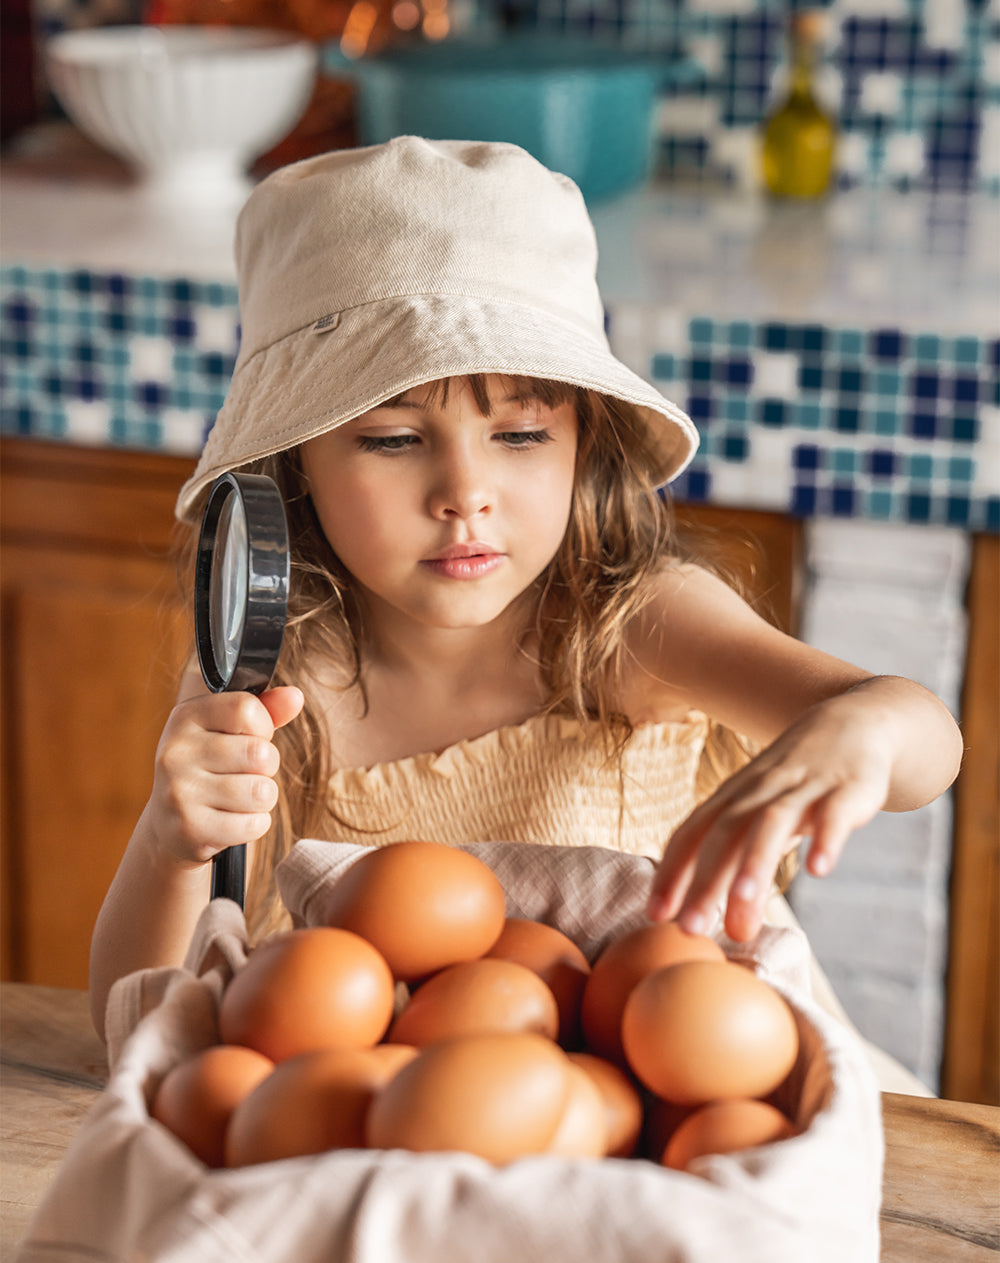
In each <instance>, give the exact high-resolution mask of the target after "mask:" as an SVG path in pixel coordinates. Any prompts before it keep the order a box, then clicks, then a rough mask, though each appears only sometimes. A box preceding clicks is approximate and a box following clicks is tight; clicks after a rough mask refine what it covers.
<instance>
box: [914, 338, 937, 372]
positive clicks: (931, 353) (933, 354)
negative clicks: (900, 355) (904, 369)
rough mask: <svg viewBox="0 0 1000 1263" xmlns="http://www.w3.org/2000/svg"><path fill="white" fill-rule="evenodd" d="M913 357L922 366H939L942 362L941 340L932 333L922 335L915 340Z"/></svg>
mask: <svg viewBox="0 0 1000 1263" xmlns="http://www.w3.org/2000/svg"><path fill="white" fill-rule="evenodd" d="M913 355H914V358H915V359H916V360H917V362H918V363H920V364H937V363H939V362H940V360H941V339H940V338H939V337H938V336H937V335H936V334H932V333H922V334H920V335H919V336H918V337H916V338H914V339H913Z"/></svg>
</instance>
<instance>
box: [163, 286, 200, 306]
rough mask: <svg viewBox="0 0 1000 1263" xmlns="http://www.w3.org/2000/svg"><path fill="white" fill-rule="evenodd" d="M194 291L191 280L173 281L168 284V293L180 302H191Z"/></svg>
mask: <svg viewBox="0 0 1000 1263" xmlns="http://www.w3.org/2000/svg"><path fill="white" fill-rule="evenodd" d="M193 293H194V291H193V289H192V285H191V282H190V281H185V280H177V281H171V282H170V284H169V285H168V286H167V294H168V295H169V296H170V297H171V298H172V299H174V301H175V302H178V303H190V302H191V299H192V297H193Z"/></svg>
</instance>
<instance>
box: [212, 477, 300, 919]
mask: <svg viewBox="0 0 1000 1263" xmlns="http://www.w3.org/2000/svg"><path fill="white" fill-rule="evenodd" d="M288 576H289V554H288V522H287V519H286V518H285V506H284V503H283V501H282V498H281V493H280V491H279V490H278V487H277V484H276V483H275V482H274V480H273V479H271V478H268V477H266V476H264V475H263V474H233V473H229V474H223V475H222V476H221V477H220V478H218V479H216V481H215V482H214V483H213V484H212V489H211V490H210V491H209V493H208V503H207V504H206V505H205V512H204V515H203V516H202V520H201V534H200V536H199V538H198V554H197V559H196V561H195V578H194V626H195V639H196V642H197V647H198V663H199V665H200V666H201V674H202V676H203V678H204V680H205V683H206V684H207V685H208V687H209V688H210V689H211V690H212V692H213V693H236V692H246V693H255V694H256V693H263V691H264V690H265V689H266V688H267V686H268V685H269V684H270V682H271V677H272V675H273V674H274V669H275V667H276V666H277V663H278V654H279V653H280V652H281V641H282V638H283V637H284V634H285V618H286V615H287V612H288ZM245 886H246V846H245V845H241V846H231V847H228V848H227V849H226V850H224V851H220V852H219V854H218V855H216V856H214V857H213V859H212V898H213V899H217V898H223V899H233V900H234V901H235V902H236V903H238V904H239V905H240V907H242V906H243V895H244V890H245Z"/></svg>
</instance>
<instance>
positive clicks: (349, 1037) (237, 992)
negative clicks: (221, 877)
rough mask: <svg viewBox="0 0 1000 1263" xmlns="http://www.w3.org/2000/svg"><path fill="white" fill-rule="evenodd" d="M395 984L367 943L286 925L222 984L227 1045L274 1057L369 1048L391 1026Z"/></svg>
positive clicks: (222, 1024)
mask: <svg viewBox="0 0 1000 1263" xmlns="http://www.w3.org/2000/svg"><path fill="white" fill-rule="evenodd" d="M392 1008H393V981H392V974H391V973H390V971H389V966H388V965H387V964H386V963H385V961H384V960H383V958H382V957H381V956H380V955H379V953H378V952H377V951H376V950H375V948H374V947H372V945H371V944H370V943H366V942H365V940H364V939H362V938H359V937H358V935H356V934H351V933H349V932H348V931H347V930H333V929H324V928H322V927H319V928H317V929H309V930H289V931H288V932H287V933H285V934H278V935H275V936H274V937H273V938H270V939H266V940H265V941H264V942H263V943H261V944H260V946H258V947H256V948H254V950H253V952H251V954H250V958H249V960H248V961H247V963H246V964H245V965H244V967H243V968H242V969H241V970H240V971H239V973H238V974H236V976H235V977H234V978H233V980H232V981H231V982H230V984H229V986H228V987H227V988H226V990H225V992H224V994H223V997H222V1003H221V1005H220V1006H219V1030H220V1031H221V1033H222V1038H223V1041H224V1042H225V1043H227V1044H245V1045H246V1046H247V1047H248V1048H256V1049H257V1051H258V1052H262V1053H264V1054H265V1055H266V1056H268V1057H270V1058H271V1060H272V1061H284V1060H285V1059H286V1058H287V1057H294V1056H296V1055H297V1054H298V1053H303V1052H313V1051H316V1050H318V1049H322V1048H368V1047H371V1045H372V1044H375V1043H377V1042H378V1041H379V1040H380V1039H381V1038H382V1036H383V1035H384V1034H385V1031H386V1029H387V1027H388V1025H389V1022H390V1020H391V1018H392Z"/></svg>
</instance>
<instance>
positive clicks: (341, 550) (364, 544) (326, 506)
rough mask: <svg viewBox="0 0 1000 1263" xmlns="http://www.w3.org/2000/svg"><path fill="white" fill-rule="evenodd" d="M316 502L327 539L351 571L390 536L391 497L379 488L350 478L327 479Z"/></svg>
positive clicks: (381, 546)
mask: <svg viewBox="0 0 1000 1263" xmlns="http://www.w3.org/2000/svg"><path fill="white" fill-rule="evenodd" d="M313 503H314V504H315V506H316V513H317V515H318V517H319V521H320V525H321V526H322V528H323V533H324V535H325V536H326V538H327V542H328V543H329V545H330V547H331V548H332V549H333V551H334V552H335V553H336V554H337V556H338V557H339V558H340V560H341V561H342V562H343V564H344V565H345V566H346V567H347V568H348V570H350V571H352V572H356V569H357V567H358V565H359V563H361V562H363V561H364V559H365V558H366V557H368V556H370V555H372V554H373V553H375V554H376V555H377V554H378V553H380V552H381V551H383V550H384V548H385V541H386V539H387V538H391V535H392V524H391V501H388V502H387V498H386V497H385V496H384V495H382V494H380V493H379V492H378V491H377V490H374V489H371V488H368V487H365V486H364V485H363V484H361V485H359V484H358V483H357V482H355V481H351V480H348V481H344V482H341V483H336V484H329V483H328V484H327V486H326V487H325V488H324V491H323V494H322V495H319V496H315V495H314V497H313Z"/></svg>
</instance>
